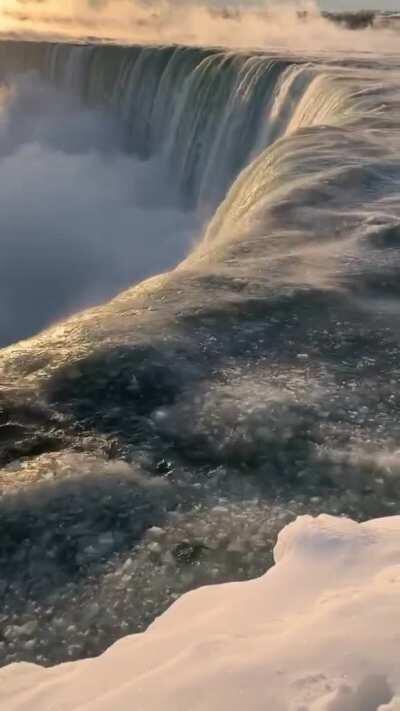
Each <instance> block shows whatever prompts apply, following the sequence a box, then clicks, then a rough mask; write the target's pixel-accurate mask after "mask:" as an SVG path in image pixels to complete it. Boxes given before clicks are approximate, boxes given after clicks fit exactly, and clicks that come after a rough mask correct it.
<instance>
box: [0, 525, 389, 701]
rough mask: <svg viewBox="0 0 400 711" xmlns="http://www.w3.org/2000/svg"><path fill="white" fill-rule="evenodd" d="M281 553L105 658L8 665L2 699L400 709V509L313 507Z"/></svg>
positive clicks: (191, 597)
mask: <svg viewBox="0 0 400 711" xmlns="http://www.w3.org/2000/svg"><path fill="white" fill-rule="evenodd" d="M275 561H276V565H275V567H274V568H272V569H271V570H270V571H268V573H267V574H266V575H265V576H263V577H262V578H259V579H258V580H254V581H251V582H247V583H235V584H230V585H218V586H215V587H208V588H203V589H201V590H199V591H197V592H193V593H189V594H187V595H185V596H184V597H183V598H181V599H180V600H179V601H178V602H177V603H176V604H174V605H173V606H172V607H171V608H170V609H169V611H168V612H166V613H165V614H164V615H162V616H161V617H160V618H159V619H158V620H156V622H155V623H154V624H153V625H151V627H150V628H149V630H148V631H147V632H145V633H144V634H141V635H134V636H131V637H127V638H125V639H123V640H121V641H120V642H118V643H117V644H115V645H114V646H113V647H112V648H111V649H110V650H108V651H107V652H106V653H105V654H104V655H102V656H101V657H99V658H98V659H95V660H86V661H82V662H77V663H74V664H66V665H61V666H59V667H55V668H53V669H51V670H43V669H41V668H39V667H35V666H33V665H26V664H17V665H12V666H10V667H6V668H5V669H3V670H2V671H1V672H0V705H1V708H2V709H4V711H22V710H23V709H27V708H29V709H30V711H50V710H54V709H57V711H64V709H68V711H75V710H77V709H83V708H84V709H85V711H89V710H91V709H96V711H108V710H111V709H116V708H117V709H118V711H125V709H126V710H127V709H130V710H131V709H133V708H134V709H139V708H140V709H141V711H161V710H162V711H184V710H185V711H189V710H190V711H194V710H196V711H206V710H207V711H225V710H226V711H228V710H229V711H235V710H239V709H243V708H244V707H245V708H246V709H248V711H261V710H263V711H265V709H272V708H273V709H274V711H289V709H290V710H293V711H300V709H301V710H302V711H347V709H351V711H366V709H368V710H371V711H377V709H379V710H380V711H383V709H385V711H386V709H387V711H388V710H389V709H391V710H394V709H398V708H399V704H400V700H397V701H396V694H399V692H400V670H399V665H398V662H397V658H398V645H399V639H400V618H399V615H398V601H399V592H400V563H399V561H400V517H390V518H386V519H379V520H375V521H370V522H368V523H364V524H357V523H355V522H353V521H351V520H349V519H339V518H333V517H330V516H320V517H318V518H317V519H313V518H311V517H309V516H304V517H301V518H299V519H297V521H296V522H295V523H294V524H291V525H289V526H287V527H286V528H285V529H284V530H283V532H282V533H281V534H280V536H279V539H278V543H277V545H276V547H275ZM389 702H390V705H389V706H388V705H387V704H389Z"/></svg>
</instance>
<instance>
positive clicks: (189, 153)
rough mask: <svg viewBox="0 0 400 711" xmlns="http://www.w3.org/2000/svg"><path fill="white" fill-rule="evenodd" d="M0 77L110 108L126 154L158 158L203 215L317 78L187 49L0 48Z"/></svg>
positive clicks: (303, 68)
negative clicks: (39, 79) (29, 77)
mask: <svg viewBox="0 0 400 711" xmlns="http://www.w3.org/2000/svg"><path fill="white" fill-rule="evenodd" d="M0 66H1V67H2V71H3V73H4V72H7V71H13V72H15V71H19V72H21V71H27V70H32V69H36V70H38V71H39V72H40V73H41V75H42V76H43V77H44V78H45V79H48V80H50V81H51V82H53V83H54V84H55V85H57V86H58V87H61V88H63V89H66V90H69V91H72V92H74V93H76V94H77V95H78V96H79V97H80V98H81V99H82V100H83V101H84V102H85V103H86V104H88V105H92V106H98V105H101V106H103V107H104V106H106V107H108V108H109V109H110V110H111V111H112V112H113V113H114V114H115V115H117V117H118V119H119V120H121V121H122V123H123V125H124V127H125V133H126V143H127V148H128V150H130V151H132V152H134V153H135V154H137V155H138V156H140V158H142V159H148V158H149V157H151V156H152V155H154V154H156V153H161V154H163V155H164V157H165V159H166V161H167V163H168V164H169V167H170V171H171V176H172V177H173V179H174V180H175V181H176V182H177V184H178V185H179V187H180V190H181V192H182V195H183V197H184V198H185V200H186V201H187V204H188V205H190V206H193V205H201V206H202V207H203V208H204V209H206V210H207V211H208V212H210V211H211V209H212V208H213V207H215V206H216V205H217V204H218V203H219V202H220V200H221V199H222V198H223V196H224V195H225V194H226V191H227V189H228V187H229V186H230V185H231V184H232V182H233V180H234V179H235V177H236V176H237V175H238V174H239V173H240V171H241V169H242V168H243V167H244V166H245V165H246V164H247V163H248V162H249V160H250V159H251V157H252V156H254V154H255V152H257V151H260V150H261V149H262V148H265V146H266V145H268V144H269V143H271V142H273V141H274V140H276V139H277V138H278V137H279V136H280V135H282V133H283V132H284V130H285V123H287V122H289V121H290V118H291V114H292V112H293V110H294V108H295V106H296V104H297V102H298V101H299V100H300V99H301V96H302V94H303V93H304V91H305V90H306V88H307V86H308V85H309V83H310V82H311V81H312V80H313V78H314V77H315V76H316V74H317V71H318V70H317V69H316V68H313V67H312V66H310V65H308V64H307V63H300V64H298V63H293V62H291V61H290V60H285V59H279V58H270V57H266V56H265V55H263V54H259V55H257V54H256V55H254V54H252V55H249V54H245V53H241V54H237V53H234V52H226V51H222V50H204V49H196V48H188V47H129V48H119V47H107V46H101V47H98V46H77V45H62V44H59V45H57V44H40V45H37V44H35V43H32V44H31V45H29V44H28V43H8V44H6V43H3V45H2V46H1V47H0Z"/></svg>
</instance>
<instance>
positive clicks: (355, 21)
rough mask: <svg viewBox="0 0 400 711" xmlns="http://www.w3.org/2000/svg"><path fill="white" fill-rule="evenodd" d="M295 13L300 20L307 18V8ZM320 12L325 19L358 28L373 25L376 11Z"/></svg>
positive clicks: (350, 27)
mask: <svg viewBox="0 0 400 711" xmlns="http://www.w3.org/2000/svg"><path fill="white" fill-rule="evenodd" d="M297 14H298V17H299V18H300V19H301V20H307V19H308V12H307V10H304V11H300V12H298V13H297ZM321 14H322V16H323V17H324V18H325V19H326V20H329V21H330V22H334V23H335V24H337V25H342V26H343V27H346V28H347V29H349V30H360V29H365V28H367V27H373V25H374V22H375V18H376V16H377V14H378V13H377V12H376V11H374V10H358V11H357V12H322V13H321Z"/></svg>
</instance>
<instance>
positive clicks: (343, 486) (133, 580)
mask: <svg viewBox="0 0 400 711" xmlns="http://www.w3.org/2000/svg"><path fill="white" fill-rule="evenodd" d="M0 52H1V61H0V65H1V66H2V67H3V71H4V73H5V74H7V73H10V72H11V73H15V72H16V71H24V72H25V71H26V70H27V69H29V68H30V69H34V70H36V71H38V72H39V73H40V74H41V76H42V77H43V78H45V79H47V80H50V81H51V82H53V83H55V84H56V85H57V86H58V87H63V88H64V90H65V89H68V90H69V91H71V92H74V93H76V94H78V96H79V97H80V99H81V100H82V101H83V102H85V103H86V104H88V105H89V106H90V107H92V108H94V107H98V106H100V105H101V106H106V107H107V108H108V109H109V111H110V112H111V113H112V115H113V117H114V118H115V119H116V120H118V121H121V122H122V124H123V126H124V140H125V141H126V143H125V145H126V147H127V150H128V151H130V152H131V153H132V154H133V155H138V156H140V158H141V160H142V161H146V160H148V159H150V158H151V159H153V158H154V157H155V156H160V155H161V156H163V159H165V161H166V163H167V165H168V166H169V171H170V172H169V175H170V182H171V183H173V184H174V185H175V186H176V187H177V189H178V193H179V196H180V198H179V199H180V201H181V206H182V205H183V206H184V207H185V208H186V209H187V208H188V207H190V209H193V210H197V211H198V212H200V213H202V214H205V213H209V212H210V211H211V210H212V208H213V206H214V205H216V204H218V209H217V211H216V213H215V215H214V216H213V217H212V218H211V220H210V221H209V224H208V227H207V229H206V230H205V233H204V236H203V238H202V239H201V240H199V241H198V244H197V245H196V248H195V249H194V250H193V251H192V252H191V254H190V255H189V257H188V258H187V259H186V260H184V261H183V262H181V264H180V265H179V267H178V268H177V269H175V270H173V271H171V272H170V273H168V274H166V275H164V276H160V277H155V278H153V279H151V280H150V281H148V282H145V283H143V284H140V285H139V286H136V287H134V288H131V289H128V290H127V291H125V292H123V293H121V294H120V295H119V296H118V297H116V298H115V299H114V300H113V301H112V302H110V303H107V304H105V305H104V306H100V307H96V308H95V309H92V310H90V311H86V312H84V313H80V314H77V315H75V316H73V317H71V318H70V319H69V320H67V321H64V322H62V323H61V324H59V325H58V326H56V327H53V328H51V329H49V330H48V331H46V332H44V333H41V334H40V335H38V336H37V337H35V338H34V339H32V340H30V341H26V342H22V343H18V344H15V345H14V346H12V347H10V348H8V349H5V350H3V351H2V352H1V355H0V365H1V378H2V381H1V382H2V390H1V410H0V417H1V419H0V423H1V424H0V438H1V450H0V453H1V462H2V465H3V471H2V474H1V481H2V485H3V491H4V496H3V499H2V500H1V503H0V506H1V508H2V514H3V515H2V520H3V521H4V522H5V538H4V540H5V541H6V544H5V546H4V550H3V551H2V555H3V559H2V560H3V562H4V564H6V565H7V575H6V580H7V584H6V590H5V600H6V601H5V605H4V611H3V613H2V614H3V618H4V619H3V620H2V622H3V623H6V624H7V626H8V627H9V628H10V634H9V635H7V638H6V639H5V640H4V648H3V651H2V653H3V654H4V656H3V658H4V659H5V660H8V661H11V660H16V659H21V658H24V659H29V660H38V661H40V662H42V663H43V664H49V663H52V662H53V661H55V660H57V661H59V660H61V659H65V658H77V657H80V656H87V655H91V654H94V653H97V652H99V651H101V650H102V649H104V648H105V647H106V646H107V645H108V644H109V643H110V642H111V641H112V640H113V639H115V638H116V637H118V636H120V635H121V634H123V633H125V632H127V631H133V630H135V629H141V628H142V627H143V625H144V624H147V622H148V621H149V620H150V619H151V618H152V617H153V616H154V615H155V614H157V613H158V612H160V611H161V610H162V609H164V608H165V606H167V605H168V604H169V602H171V600H173V599H174V596H176V595H179V594H180V593H181V592H183V591H184V590H187V589H190V588H193V587H196V586H198V585H199V584H203V583H205V582H218V581H222V580H231V579H233V578H234V577H237V575H238V573H239V576H240V577H243V578H246V577H250V576H254V575H257V574H258V573H261V572H262V570H263V569H264V568H265V567H266V565H267V564H268V563H269V560H270V557H269V556H270V550H271V540H272V538H273V537H274V535H275V532H276V530H277V529H278V528H279V527H280V526H281V524H282V522H283V521H287V520H289V519H291V518H293V517H294V516H295V515H296V514H297V513H304V512H308V511H311V512H313V513H315V512H318V511H320V510H325V511H329V512H332V513H335V514H341V513H348V514H351V515H352V516H353V517H354V518H356V519H362V518H366V517H370V516H381V515H384V514H387V513H393V512H396V511H397V509H398V500H399V493H400V487H399V479H398V466H397V460H398V456H397V452H398V442H399V436H400V430H399V425H398V422H399V418H398V413H399V409H400V391H399V382H400V370H399V362H400V361H399V355H400V344H399V328H398V308H397V306H398V274H399V262H398V239H399V230H400V227H399V224H400V223H399V217H400V208H399V199H398V196H399V187H400V186H399V179H400V164H399V160H398V154H399V151H398V147H399V130H400V126H399V123H398V97H399V87H400V82H399V75H398V69H397V68H396V66H395V62H394V61H390V62H388V61H386V60H385V62H383V61H380V60H377V59H375V58H373V57H368V58H360V57H358V58H355V59H354V61H353V62H352V61H350V60H346V62H342V61H340V59H339V58H337V57H330V58H329V57H326V58H325V59H321V58H320V59H319V60H318V61H314V62H311V61H310V59H309V58H308V59H307V60H306V59H305V58H301V57H300V58H298V59H296V58H294V57H288V56H277V55H274V54H270V55H266V54H265V53H249V52H247V53H233V52H227V51H222V50H207V49H200V48H199V49H193V48H184V47H146V48H141V47H133V48H126V47H125V48H119V47H91V46H74V45H51V44H34V43H31V44H29V43H26V44H23V43H8V44H6V45H3V46H2V47H0ZM110 461H111V462H112V466H111V469H110V466H109V464H110ZM113 467H114V468H113ZM115 467H116V468H115ZM121 467H122V468H121ZM149 483H150V484H151V486H149ZM99 501H100V502H101V503H100V504H99ZM154 526H155V527H156V531H154ZM152 529H153V530H152ZM160 531H161V532H160ZM255 549H256V550H258V551H259V554H257V555H255V554H254V550H255ZM38 561H42V564H43V567H42V568H41V567H40V566H39V565H38ZM26 571H29V573H28V574H27V573H26ZM126 576H127V577H126ZM66 581H68V589H67V588H65V590H66V592H65V594H64V586H65V583H66ZM110 581H111V582H110ZM138 581H140V582H138ZM143 590H146V595H145V596H144V595H142V594H141V591H143ZM60 591H62V592H61V593H60ZM91 595H92V596H93V595H94V596H95V598H96V600H95V601H96V605H97V607H96V608H93V607H90V599H91V598H90V596H91ZM88 608H90V610H88ZM114 609H115V610H117V613H115V614H114V613H113V612H110V610H114ZM81 610H82V611H86V612H82V614H81ZM124 610H125V611H127V612H126V617H124V614H125V613H124ZM32 616H34V617H35V619H37V620H38V621H39V623H40V624H39V631H38V633H37V640H38V641H37V646H36V647H32V646H29V645H28V646H27V644H26V642H27V640H26V638H25V637H24V633H22V634H20V633H19V632H18V630H20V629H21V627H23V628H24V625H25V624H26V623H28V622H29V621H30V620H31V619H32ZM60 619H61V620H62V623H58V622H57V620H60ZM116 620H120V624H119V626H118V625H117V622H116ZM15 628H17V631H16V632H15ZM94 628H96V629H97V632H96V634H94V633H93V630H94ZM24 629H26V628H24ZM29 629H30V628H29ZM13 630H14V633H13ZM88 640H90V643H89V642H88ZM60 642H62V644H61V643H60Z"/></svg>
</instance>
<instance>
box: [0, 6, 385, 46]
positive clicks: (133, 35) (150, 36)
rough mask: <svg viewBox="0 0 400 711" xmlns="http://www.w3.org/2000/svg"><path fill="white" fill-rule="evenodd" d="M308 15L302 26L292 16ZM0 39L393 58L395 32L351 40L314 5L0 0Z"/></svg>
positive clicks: (370, 31) (350, 35) (363, 33)
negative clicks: (388, 55) (336, 52)
mask: <svg viewBox="0 0 400 711" xmlns="http://www.w3.org/2000/svg"><path fill="white" fill-rule="evenodd" d="M299 10H302V11H303V10H306V11H307V14H308V18H307V21H306V22H305V21H304V19H301V17H299V16H298V12H299ZM0 32H1V33H2V34H3V35H7V36H13V37H15V36H22V37H24V38H52V39H79V40H82V41H85V40H88V39H90V40H93V39H95V40H97V41H99V40H102V41H114V42H126V43H132V42H133V43H165V44H167V43H178V44H191V45H192V44H195V45H199V44H200V45H202V44H205V45H219V46H225V47H235V48H238V47H242V48H243V47H246V48H249V47H253V48H261V49H263V48H267V47H271V46H275V47H278V48H286V49H290V50H293V48H295V49H296V50H302V51H303V52H304V51H305V50H307V51H309V52H315V51H319V50H338V49H340V50H351V51H354V50H357V51H361V52H375V51H379V52H389V53H391V52H396V51H397V46H398V33H397V32H396V31H394V29H385V30H383V29H380V30H379V32H377V31H376V30H374V29H373V28H370V29H368V30H362V31H357V33H356V34H357V36H356V37H355V36H354V32H353V31H350V30H346V29H344V28H339V27H336V26H334V25H333V24H332V23H331V22H329V21H328V20H326V19H325V18H323V17H322V16H321V7H320V4H319V3H317V2H316V0H284V1H280V0H264V1H263V2H244V1H242V0H239V1H237V0H231V1H230V2H228V3H222V2H219V1H218V0H112V2H111V1H110V0H66V2H64V3H62V6H61V7H60V2H59V0H3V2H2V7H1V9H0Z"/></svg>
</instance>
